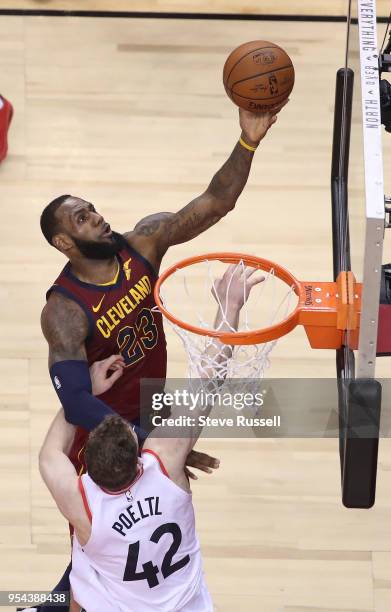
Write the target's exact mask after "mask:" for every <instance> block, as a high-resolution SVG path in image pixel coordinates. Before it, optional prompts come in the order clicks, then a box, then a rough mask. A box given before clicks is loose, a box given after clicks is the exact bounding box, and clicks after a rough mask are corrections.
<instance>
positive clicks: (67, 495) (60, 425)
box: [39, 409, 90, 539]
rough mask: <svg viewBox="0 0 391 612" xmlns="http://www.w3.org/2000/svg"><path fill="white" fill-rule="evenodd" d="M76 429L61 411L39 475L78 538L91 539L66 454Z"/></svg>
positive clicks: (41, 456)
mask: <svg viewBox="0 0 391 612" xmlns="http://www.w3.org/2000/svg"><path fill="white" fill-rule="evenodd" d="M74 434H75V427H74V426H73V425H71V424H70V423H68V422H67V421H66V420H65V416H64V411H63V409H61V410H60V411H59V412H58V413H57V415H56V417H55V418H54V420H53V422H52V424H51V426H50V428H49V431H48V433H47V434H46V438H45V441H44V443H43V445H42V448H41V451H40V454H39V471H40V473H41V476H42V478H43V480H44V482H45V484H46V486H47V487H48V489H49V491H50V493H51V495H52V497H53V499H54V501H55V502H56V504H57V506H58V509H59V510H60V512H61V513H62V514H63V515H64V516H65V518H66V519H67V520H68V521H69V522H70V523H71V524H72V525H73V526H74V527H75V529H76V530H77V532H78V534H79V533H81V534H82V536H83V535H86V536H87V539H88V537H89V529H90V525H89V519H88V517H87V514H86V511H85V508H84V505H83V500H82V497H81V494H80V491H79V488H78V477H77V474H76V470H75V468H74V467H73V465H72V463H71V461H70V460H69V459H68V457H67V454H68V453H69V450H70V448H71V445H72V442H73V438H74Z"/></svg>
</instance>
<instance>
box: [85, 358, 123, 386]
mask: <svg viewBox="0 0 391 612" xmlns="http://www.w3.org/2000/svg"><path fill="white" fill-rule="evenodd" d="M124 367H125V362H124V358H123V357H122V355H111V357H107V359H103V360H102V361H95V363H93V364H92V366H91V367H90V376H91V383H92V393H93V395H101V394H102V393H105V391H108V390H109V389H111V387H112V386H113V385H114V383H115V382H116V381H117V380H118V379H119V378H121V376H122V374H123V371H124Z"/></svg>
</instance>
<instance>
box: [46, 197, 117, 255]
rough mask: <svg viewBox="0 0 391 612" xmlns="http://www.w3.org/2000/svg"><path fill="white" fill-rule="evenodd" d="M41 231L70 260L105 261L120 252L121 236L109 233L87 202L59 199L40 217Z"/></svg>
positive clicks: (67, 198)
mask: <svg viewBox="0 0 391 612" xmlns="http://www.w3.org/2000/svg"><path fill="white" fill-rule="evenodd" d="M41 230H42V233H43V235H44V236H45V238H46V240H47V241H48V242H49V244H51V245H52V246H54V247H55V248H56V249H58V250H59V251H61V252H62V253H64V255H66V256H67V257H69V258H70V259H71V258H72V257H75V256H80V255H81V256H83V257H86V258H88V259H109V258H110V257H113V255H115V254H116V253H118V251H119V250H120V248H121V244H122V241H121V236H120V234H118V233H117V232H112V231H111V228H110V225H109V224H108V223H106V221H105V220H104V218H103V217H102V215H101V214H99V213H98V212H97V211H96V210H95V207H94V205H93V204H91V202H87V201H86V200H83V199H82V198H77V197H74V196H71V195H62V196H60V197H58V198H56V199H55V200H53V201H52V202H50V204H48V205H47V206H46V208H44V210H43V212H42V214H41Z"/></svg>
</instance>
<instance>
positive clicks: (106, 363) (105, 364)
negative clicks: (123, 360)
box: [101, 355, 118, 370]
mask: <svg viewBox="0 0 391 612" xmlns="http://www.w3.org/2000/svg"><path fill="white" fill-rule="evenodd" d="M115 362H118V355H110V357H107V359H104V360H103V361H101V364H102V368H103V369H104V370H110V369H111V367H112V365H113V364H114V363H115Z"/></svg>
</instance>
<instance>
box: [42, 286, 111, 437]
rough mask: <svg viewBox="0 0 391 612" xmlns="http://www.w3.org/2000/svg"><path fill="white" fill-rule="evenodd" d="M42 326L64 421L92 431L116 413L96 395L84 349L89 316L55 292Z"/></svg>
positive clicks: (43, 312) (47, 306) (47, 307)
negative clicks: (107, 417)
mask: <svg viewBox="0 0 391 612" xmlns="http://www.w3.org/2000/svg"><path fill="white" fill-rule="evenodd" d="M41 327H42V331H43V334H44V336H45V338H46V340H47V342H48V345H49V372H50V377H51V379H52V383H53V387H54V389H55V391H56V393H57V395H58V398H59V400H60V402H61V404H62V406H63V408H64V413H65V418H66V420H67V421H68V423H72V425H79V426H81V427H84V429H87V430H88V431H90V430H91V429H93V428H94V427H96V426H97V425H99V423H100V422H101V421H102V420H103V419H104V418H105V416H107V415H109V414H114V412H113V410H112V409H111V408H110V407H109V406H108V405H107V404H105V403H104V402H102V401H101V400H100V399H98V398H97V397H94V395H93V389H92V385H91V377H90V371H89V367H88V362H87V353H86V348H85V341H86V339H87V337H88V320H87V317H86V315H85V314H84V312H83V310H82V309H81V308H80V306H79V305H78V304H76V303H75V302H74V301H73V300H70V299H68V298H66V297H64V296H63V295H61V294H59V293H56V292H53V293H52V294H51V296H50V297H49V299H48V302H47V304H46V306H45V307H44V309H43V311H42V315H41ZM119 375H120V374H118V375H116V376H118V377H119Z"/></svg>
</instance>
